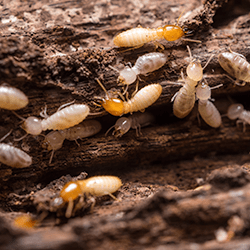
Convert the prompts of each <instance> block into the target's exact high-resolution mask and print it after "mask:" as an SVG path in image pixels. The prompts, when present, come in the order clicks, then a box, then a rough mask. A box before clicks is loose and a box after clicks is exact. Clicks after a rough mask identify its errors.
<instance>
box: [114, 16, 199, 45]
mask: <svg viewBox="0 0 250 250" xmlns="http://www.w3.org/2000/svg"><path fill="white" fill-rule="evenodd" d="M180 17H181V16H180ZM180 17H179V18H178V21H177V24H176V25H165V26H163V27H159V28H156V29H150V28H142V27H140V26H139V27H137V28H132V29H129V30H127V31H123V32H121V33H120V34H118V35H117V36H115V37H114V40H113V42H114V44H115V45H116V46H118V47H137V48H138V47H141V46H143V45H144V44H145V43H148V42H151V41H156V40H158V39H165V40H167V41H176V40H178V39H180V38H182V37H183V36H185V31H184V30H183V28H181V27H180V26H178V22H179V19H180ZM182 39H183V40H187V41H191V42H198V43H200V42H201V41H197V40H192V39H185V38H182ZM158 45H159V44H158ZM159 46H160V47H161V48H162V49H164V47H163V46H162V45H161V44H160V45H159Z"/></svg>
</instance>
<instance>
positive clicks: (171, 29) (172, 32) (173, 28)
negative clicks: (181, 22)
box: [163, 25, 185, 41]
mask: <svg viewBox="0 0 250 250" xmlns="http://www.w3.org/2000/svg"><path fill="white" fill-rule="evenodd" d="M163 36H164V38H165V39H166V40H167V41H176V40H178V39H180V38H181V37H183V36H185V32H184V31H183V29H182V28H181V27H180V26H178V25H165V26H164V27H163Z"/></svg>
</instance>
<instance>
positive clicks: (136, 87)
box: [131, 79, 139, 97]
mask: <svg viewBox="0 0 250 250" xmlns="http://www.w3.org/2000/svg"><path fill="white" fill-rule="evenodd" d="M138 88H139V80H138V79H137V80H136V85H135V91H134V92H133V93H132V95H131V97H133V96H134V95H135V94H136V93H137V91H138Z"/></svg>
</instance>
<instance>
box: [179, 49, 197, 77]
mask: <svg viewBox="0 0 250 250" xmlns="http://www.w3.org/2000/svg"><path fill="white" fill-rule="evenodd" d="M187 50H188V54H189V57H190V60H191V62H192V61H193V60H194V59H193V56H192V52H191V49H190V47H189V46H188V45H187ZM182 73H183V72H182Z"/></svg>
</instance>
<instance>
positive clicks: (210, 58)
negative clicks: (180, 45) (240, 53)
mask: <svg viewBox="0 0 250 250" xmlns="http://www.w3.org/2000/svg"><path fill="white" fill-rule="evenodd" d="M214 56H215V54H212V55H211V56H210V57H209V59H208V60H207V62H206V64H205V66H204V67H203V68H202V69H203V70H204V69H205V68H206V67H207V65H208V64H209V63H210V61H211V60H212V59H213V57H214Z"/></svg>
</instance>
